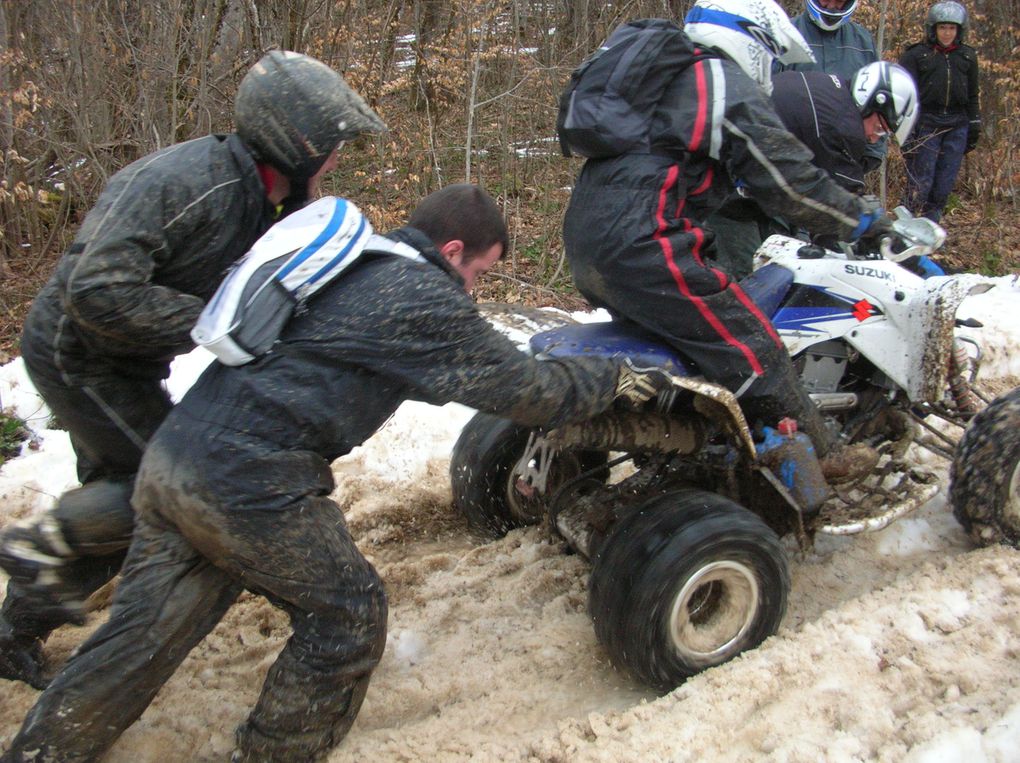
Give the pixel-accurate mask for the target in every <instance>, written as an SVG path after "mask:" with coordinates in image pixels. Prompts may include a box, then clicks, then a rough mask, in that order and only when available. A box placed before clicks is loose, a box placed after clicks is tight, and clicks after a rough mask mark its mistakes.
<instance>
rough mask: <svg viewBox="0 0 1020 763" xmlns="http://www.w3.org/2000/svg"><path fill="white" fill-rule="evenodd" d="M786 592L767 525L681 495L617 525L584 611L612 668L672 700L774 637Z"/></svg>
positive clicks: (741, 511) (710, 498)
mask: <svg viewBox="0 0 1020 763" xmlns="http://www.w3.org/2000/svg"><path fill="white" fill-rule="evenodd" d="M789 590H790V574H789V569H788V565H787V560H786V554H785V552H784V551H783V549H782V547H781V546H780V544H779V538H778V537H777V536H776V534H775V533H774V532H773V531H772V530H771V529H770V528H769V527H768V525H766V524H765V523H764V522H763V521H762V520H761V519H759V518H758V517H757V516H756V515H755V514H753V513H751V512H750V511H748V510H747V509H745V508H743V507H741V506H739V505H738V504H736V503H734V502H733V501H731V500H729V499H728V498H724V497H722V496H720V495H716V494H715V493H709V492H705V491H702V490H680V491H676V492H673V493H669V494H667V495H664V496H660V497H659V498H655V499H653V500H651V501H649V502H648V503H646V504H645V505H644V506H643V507H641V508H640V509H639V510H637V511H635V512H634V513H632V514H629V515H627V516H625V517H624V518H623V519H621V520H619V521H618V522H617V523H616V525H614V527H613V528H612V529H611V530H610V533H609V536H608V537H607V538H606V540H605V543H603V544H602V546H601V550H600V551H599V553H598V554H597V556H596V557H595V560H594V564H593V567H592V572H591V578H590V581H589V602H588V605H589V611H590V613H591V616H592V619H593V621H594V624H595V633H596V635H597V636H598V638H599V641H600V642H601V643H602V645H603V646H604V647H605V648H606V650H607V651H608V652H609V656H610V658H611V659H612V661H613V662H614V664H616V665H617V666H619V667H622V668H624V669H626V670H628V671H630V672H631V673H632V674H633V675H635V676H636V677H637V678H639V679H640V680H641V681H643V682H645V683H647V684H649V685H650V686H653V687H655V688H656V689H659V690H662V691H669V690H671V689H673V688H674V687H676V686H677V685H678V684H680V683H682V682H683V681H684V680H685V679H686V678H689V677H690V676H692V675H694V674H696V673H699V672H700V671H702V670H705V669H706V668H709V667H712V666H714V665H719V664H721V663H724V662H726V661H727V660H730V659H732V658H733V657H735V656H736V655H738V654H740V653H741V652H743V651H744V650H746V649H751V648H753V647H756V646H758V645H759V644H760V643H761V642H762V641H764V640H765V639H766V638H768V637H769V636H771V635H772V634H774V633H775V632H776V631H777V630H778V629H779V624H780V622H781V621H782V619H783V615H784V613H785V612H786V597H787V594H788V592H789Z"/></svg>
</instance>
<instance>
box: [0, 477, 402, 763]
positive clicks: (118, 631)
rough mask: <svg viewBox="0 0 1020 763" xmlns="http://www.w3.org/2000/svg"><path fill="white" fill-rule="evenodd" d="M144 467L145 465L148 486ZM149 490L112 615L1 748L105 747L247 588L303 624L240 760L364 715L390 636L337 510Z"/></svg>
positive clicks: (336, 730) (322, 742) (298, 751)
mask: <svg viewBox="0 0 1020 763" xmlns="http://www.w3.org/2000/svg"><path fill="white" fill-rule="evenodd" d="M148 461H149V459H148V458H147V459H146V463H148ZM144 477H145V467H144V466H143V472H142V478H141V479H140V480H139V492H140V493H144V492H145V488H144V487H143V483H144V481H145V480H144ZM153 490H154V491H155V492H150V493H149V494H148V495H147V496H146V497H143V498H141V499H139V496H138V495H136V496H135V498H136V500H135V503H136V506H137V507H138V515H137V517H136V523H135V532H134V537H133V539H132V541H131V547H130V550H129V552H128V555H127V559H126V561H125V564H124V568H123V570H122V578H121V582H120V584H119V585H118V588H117V592H116V595H115V597H114V600H113V605H112V609H111V613H110V618H109V620H108V621H107V623H106V624H105V625H103V626H102V627H101V628H100V629H99V630H98V631H96V632H95V633H94V634H93V636H92V637H91V638H89V639H88V640H87V641H86V642H85V643H84V644H83V645H82V646H81V647H80V649H79V651H78V652H77V653H76V654H75V655H74V656H73V657H72V658H71V659H70V660H69V662H68V663H67V664H66V666H65V667H64V669H63V670H62V671H61V672H60V673H59V674H58V675H57V677H56V678H55V679H54V680H53V682H52V683H51V684H50V685H49V687H48V688H47V689H46V690H45V691H44V692H43V693H42V694H41V695H40V697H39V699H38V701H37V702H36V704H35V706H34V707H33V708H32V710H31V711H30V712H29V714H28V716H27V717H26V719H25V722H24V724H23V725H22V727H21V730H20V731H19V732H18V735H17V736H16V737H15V739H14V741H13V742H12V743H11V747H10V750H9V751H8V753H7V754H6V755H4V756H3V758H2V759H0V760H2V761H3V762H4V763H9V762H13V761H23V760H32V761H91V760H96V759H97V758H99V757H101V756H102V754H103V753H104V752H105V751H106V750H107V749H108V748H109V747H110V746H111V745H112V744H113V743H114V742H115V741H116V739H117V738H118V737H119V736H120V734H121V733H122V732H123V731H124V729H126V728H127V727H128V726H130V725H131V723H133V722H134V721H135V720H136V719H137V718H138V717H139V716H140V715H141V714H142V712H143V711H144V710H145V708H146V707H147V706H148V705H149V703H150V702H151V701H152V698H153V697H154V696H155V695H156V693H157V692H158V691H159V688H160V687H161V686H162V685H163V684H164V683H165V682H166V681H167V679H169V677H170V676H171V675H172V674H173V672H174V671H175V670H176V668H177V667H178V665H180V664H181V662H183V660H184V658H185V657H186V656H187V654H188V652H189V651H190V650H191V649H192V648H193V647H194V646H195V645H196V644H198V642H199V641H201V640H202V638H203V637H204V636H205V635H206V634H207V633H208V632H209V631H210V630H212V628H213V627H214V626H215V625H216V623H217V622H219V620H220V619H221V618H222V616H223V615H224V613H225V612H226V610H227V609H228V608H229V607H230V605H231V603H232V602H233V601H234V600H235V598H236V597H237V596H238V594H239V593H240V591H241V590H242V589H248V590H250V591H253V592H255V593H258V594H261V595H263V596H265V597H266V598H268V599H269V600H270V601H271V602H272V603H273V604H274V605H275V606H277V607H280V608H282V609H283V610H284V611H286V612H287V614H288V615H289V617H290V623H291V628H292V630H293V633H292V636H291V637H290V639H289V640H288V642H287V644H286V645H285V646H284V648H283V650H282V651H281V652H280V654H279V656H278V658H277V660H276V662H275V663H274V664H273V666H272V667H271V668H270V670H269V674H268V676H267V677H266V679H265V682H264V684H263V687H262V692H261V695H260V697H259V700H258V703H257V704H256V706H255V708H254V709H253V710H252V712H251V714H250V715H249V716H248V719H247V720H246V721H245V722H244V723H243V724H242V725H241V726H240V727H239V728H238V730H237V744H238V750H237V752H236V753H235V757H234V758H233V759H234V760H237V761H268V760H272V761H277V762H279V763H286V762H288V761H294V763H298V762H299V761H300V763H306V762H307V761H313V760H317V759H319V758H320V757H321V756H322V755H324V754H325V753H326V752H327V751H328V750H329V748H330V747H332V746H333V745H334V744H336V743H337V742H339V741H340V739H342V738H343V736H344V735H345V734H346V733H347V731H348V729H349V728H350V726H351V724H352V723H353V721H354V719H355V717H356V716H357V714H358V710H359V709H360V707H361V703H362V700H363V698H364V695H365V691H366V689H367V687H368V682H369V677H370V675H371V672H372V670H373V669H374V667H375V666H376V664H377V663H378V661H379V659H380V657H381V656H382V652H383V647H384V645H385V637H386V617H387V604H386V597H385V593H384V590H383V585H382V581H381V579H380V578H379V576H378V574H377V573H376V571H375V569H374V568H373V567H372V565H371V564H370V563H369V562H368V560H366V559H365V558H364V557H363V556H362V555H361V553H360V552H359V551H358V549H357V547H356V546H355V544H354V541H353V540H352V539H351V537H350V534H349V533H348V531H347V527H346V524H345V522H344V519H343V515H342V513H341V511H340V508H339V507H338V506H337V505H336V504H335V503H334V502H333V501H331V500H329V499H328V498H326V497H324V496H319V495H316V496H307V497H303V498H300V499H298V500H297V501H295V503H294V504H292V506H291V507H289V508H288V509H287V510H284V511H279V510H273V511H268V510H262V509H243V508H238V507H224V506H213V505H210V503H208V502H205V501H202V500H201V499H198V498H196V497H194V496H193V495H184V496H182V495H180V494H177V495H175V496H174V497H173V498H172V499H171V498H169V497H168V496H167V494H166V493H163V492H160V489H159V487H158V486H157V487H155V488H153ZM36 751H40V752H38V753H37V752H36Z"/></svg>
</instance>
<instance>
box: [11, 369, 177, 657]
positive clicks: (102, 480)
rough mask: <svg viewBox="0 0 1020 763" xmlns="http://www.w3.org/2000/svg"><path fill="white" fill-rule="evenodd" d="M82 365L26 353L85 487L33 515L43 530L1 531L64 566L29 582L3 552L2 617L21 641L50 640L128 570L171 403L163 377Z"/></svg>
mask: <svg viewBox="0 0 1020 763" xmlns="http://www.w3.org/2000/svg"><path fill="white" fill-rule="evenodd" d="M123 362H124V363H128V361H123ZM78 365H79V366H80V368H75V367H73V366H72V365H71V364H70V363H69V364H68V366H70V367H68V366H65V367H64V368H63V369H62V370H61V371H59V372H58V371H57V370H56V369H55V368H53V367H50V366H47V365H45V364H40V363H35V362H31V361H30V359H29V354H26V356H25V366H26V369H27V370H28V374H29V377H30V378H31V380H32V383H33V384H34V385H35V387H36V389H37V391H38V392H39V394H40V395H41V396H42V398H43V400H45V401H46V404H47V406H49V409H50V411H51V412H52V413H53V415H54V416H55V417H56V419H57V421H58V422H59V423H60V425H61V426H62V427H64V428H66V429H67V431H68V434H69V435H70V439H71V445H72V447H73V448H74V452H75V456H76V457H77V467H78V479H79V480H80V481H81V482H82V485H83V486H82V487H81V488H77V489H75V490H70V491H68V492H67V493H65V494H63V495H62V496H60V497H59V498H58V499H57V501H56V502H55V504H54V505H53V507H52V508H50V509H49V510H48V511H47V512H46V514H45V515H44V516H43V517H40V518H35V519H33V520H32V523H33V524H35V525H36V526H37V528H45V531H44V532H31V533H28V534H26V533H25V532H23V531H21V530H19V529H14V528H8V529H7V530H5V532H4V533H0V548H3V547H4V546H5V545H6V542H7V541H10V540H11V539H12V535H17V536H18V537H17V540H18V542H19V543H21V544H26V543H27V544H29V545H32V546H37V547H35V548H32V549H31V550H30V552H29V553H30V554H31V552H33V551H34V552H38V556H39V558H49V559H52V560H53V562H54V563H55V564H56V566H54V567H53V568H52V569H48V570H46V574H45V575H44V576H39V577H37V578H33V579H31V580H30V579H27V578H26V577H25V575H24V572H25V570H24V569H21V567H20V565H19V563H18V560H17V559H13V560H12V559H9V558H8V557H7V556H6V555H0V563H2V564H3V566H4V569H5V571H6V572H7V573H8V574H9V575H10V576H11V580H10V581H9V582H8V586H7V595H6V597H5V599H4V602H3V607H2V610H0V616H2V617H3V619H4V620H6V621H7V623H8V625H9V627H10V630H11V633H12V634H13V635H14V636H15V637H16V638H25V639H31V638H45V637H46V636H47V635H48V634H49V633H50V631H52V630H53V629H54V628H57V627H58V626H60V625H63V624H64V623H66V622H68V621H69V619H71V617H72V613H74V612H76V611H80V608H81V605H82V603H83V602H84V601H85V599H87V598H88V597H89V595H91V594H92V593H93V592H95V591H96V590H97V589H99V588H100V587H101V586H102V585H103V584H105V583H106V582H108V581H109V580H110V579H111V578H113V576H114V575H116V574H117V572H118V570H120V567H121V564H122V563H123V561H124V555H125V553H126V551H127V547H128V544H129V543H130V541H131V531H132V528H133V524H134V512H133V510H132V508H131V502H130V498H131V491H132V489H133V486H134V478H135V472H136V471H137V470H138V464H139V462H140V461H141V458H142V453H143V451H144V448H145V443H146V442H147V441H148V440H149V438H150V437H151V436H152V434H153V433H154V432H155V431H156V429H157V428H158V427H159V425H160V423H161V422H162V421H163V419H165V418H166V415H167V413H168V412H169V411H170V409H171V407H172V403H171V401H170V398H169V396H168V394H167V392H166V390H165V388H164V387H163V383H162V379H160V378H158V377H152V376H131V375H129V374H128V373H125V372H123V371H122V370H120V369H118V368H117V367H116V366H114V365H107V363H106V362H105V361H103V360H101V359H92V360H90V359H82V360H80V361H79V363H78Z"/></svg>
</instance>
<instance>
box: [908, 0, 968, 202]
mask: <svg viewBox="0 0 1020 763" xmlns="http://www.w3.org/2000/svg"><path fill="white" fill-rule="evenodd" d="M966 35H967V9H966V8H964V7H963V6H962V5H961V4H960V3H957V2H953V0H946V1H945V2H939V3H935V4H934V5H933V6H932V7H931V8H930V9H929V11H928V15H927V17H926V18H925V22H924V40H922V41H921V42H918V43H915V44H913V45H911V46H910V47H909V48H907V50H906V51H905V52H904V53H903V55H902V57H901V58H900V63H901V64H902V65H903V66H904V68H906V69H907V71H909V72H910V74H911V76H912V77H913V78H914V80H915V81H916V82H917V89H918V91H919V92H920V94H921V118H920V119H919V120H918V123H917V129H916V130H915V131H914V134H913V136H912V137H911V140H910V143H909V144H908V145H907V146H905V147H904V152H903V159H904V162H905V163H906V168H907V186H906V195H905V199H904V204H905V205H906V206H907V208H908V209H910V210H911V211H912V212H914V213H915V214H918V215H923V216H924V217H927V218H929V219H931V220H934V221H935V222H938V221H939V220H940V219H942V210H943V209H944V208H945V206H946V202H947V201H948V200H949V194H951V193H952V192H953V187H954V186H955V185H956V176H957V175H958V174H959V172H960V166H961V165H962V164H963V156H964V154H966V153H969V152H970V151H973V150H974V148H975V147H976V146H977V144H978V140H979V139H980V137H981V108H980V91H979V83H980V72H979V65H978V55H977V51H976V50H974V48H972V47H970V46H969V45H967V44H966V43H965V42H964V39H965V38H966Z"/></svg>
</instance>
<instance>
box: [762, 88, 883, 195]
mask: <svg viewBox="0 0 1020 763" xmlns="http://www.w3.org/2000/svg"><path fill="white" fill-rule="evenodd" d="M772 103H773V104H774V105H775V107H776V113H777V114H779V117H780V119H782V120H783V124H784V125H786V129H788V130H789V131H790V132H791V133H793V134H794V135H795V136H796V137H797V139H798V140H800V142H801V143H803V144H804V145H805V146H807V147H808V148H809V149H811V152H812V153H813V154H814V160H813V161H814V164H815V166H816V167H821V168H822V169H823V170H825V171H826V172H828V173H829V174H830V175H831V176H832V178H833V179H834V180H835V181H836V182H837V183H839V184H840V185H841V186H842V187H843V188H845V189H847V190H848V191H851V192H853V193H861V192H863V190H864V174H865V170H866V164H865V155H866V151H867V147H868V139H867V137H866V136H865V134H864V124H863V123H862V121H861V112H860V110H859V109H858V108H857V104H856V103H854V99H853V96H852V95H851V94H850V87H849V85H847V83H846V82H844V81H843V80H841V79H840V78H839V77H837V76H835V75H833V74H826V73H825V72H818V71H795V72H794V71H790V72H780V73H779V74H776V75H774V76H773V78H772Z"/></svg>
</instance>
